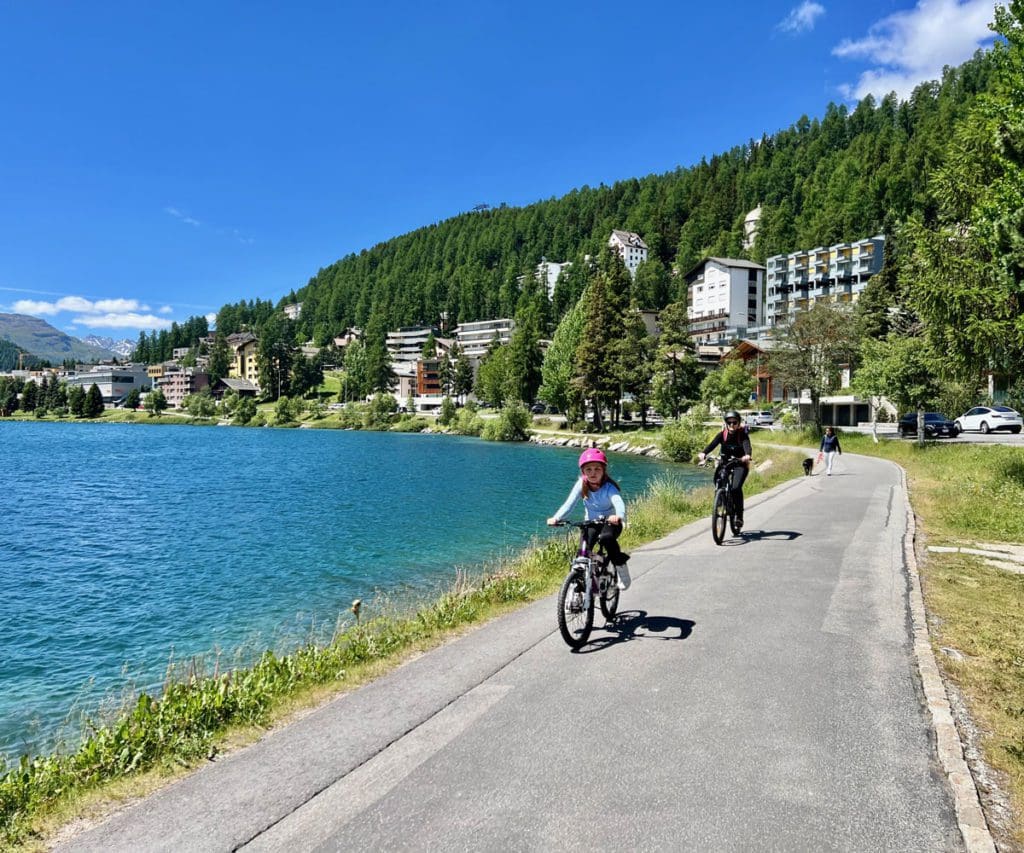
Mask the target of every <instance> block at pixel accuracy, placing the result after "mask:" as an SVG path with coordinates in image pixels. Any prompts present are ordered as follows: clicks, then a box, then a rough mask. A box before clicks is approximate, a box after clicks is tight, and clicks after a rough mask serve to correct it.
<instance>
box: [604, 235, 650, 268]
mask: <svg viewBox="0 0 1024 853" xmlns="http://www.w3.org/2000/svg"><path fill="white" fill-rule="evenodd" d="M608 245H609V246H611V247H612V248H613V249H615V251H617V252H618V253H619V257H621V258H622V262H623V263H624V264H625V265H626V269H628V270H629V274H630V275H631V276H634V277H635V276H636V268H637V267H638V266H640V264H642V263H643V262H644V261H646V260H647V244H646V243H645V242H644V241H643V238H642V237H641V236H640V235H639V234H634V233H633V232H632V231H612V236H611V237H609V238H608Z"/></svg>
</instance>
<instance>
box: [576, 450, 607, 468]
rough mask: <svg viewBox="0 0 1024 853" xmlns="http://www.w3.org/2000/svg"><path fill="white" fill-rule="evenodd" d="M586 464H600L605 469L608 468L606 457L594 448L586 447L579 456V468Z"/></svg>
mask: <svg viewBox="0 0 1024 853" xmlns="http://www.w3.org/2000/svg"><path fill="white" fill-rule="evenodd" d="M588 462H600V463H601V464H602V465H604V467H605V468H607V467H608V457H607V456H605V455H604V453H603V452H602V451H601V450H599V449H598V448H596V447H588V448H587V449H586V450H584V451H583V452H582V453H581V454H580V468H582V467H583V466H584V465H586V464H587V463H588Z"/></svg>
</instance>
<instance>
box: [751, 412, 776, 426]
mask: <svg viewBox="0 0 1024 853" xmlns="http://www.w3.org/2000/svg"><path fill="white" fill-rule="evenodd" d="M773 423H775V415H774V414H772V413H771V412H769V411H767V410H765V411H763V412H751V413H750V414H749V415H747V426H771V425H772V424H773Z"/></svg>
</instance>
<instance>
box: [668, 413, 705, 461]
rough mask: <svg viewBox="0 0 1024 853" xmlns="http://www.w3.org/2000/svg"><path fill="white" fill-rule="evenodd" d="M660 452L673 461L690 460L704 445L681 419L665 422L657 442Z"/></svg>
mask: <svg viewBox="0 0 1024 853" xmlns="http://www.w3.org/2000/svg"><path fill="white" fill-rule="evenodd" d="M658 445H659V447H660V448H661V452H662V453H664V454H665V456H666V457H668V458H669V459H671V460H672V461H673V462H690V461H691V460H692V459H693V457H694V456H695V455H696V454H697V452H698V451H699V450H700V449H701V447H703V446H704V442H703V440H702V439H701V437H700V436H699V435H698V434H696V433H694V432H693V431H692V430H691V429H690V428H689V427H688V426H687V424H685V423H683V422H682V421H672V422H671V423H667V424H665V426H664V427H663V428H662V430H661V440H660V441H659V442H658Z"/></svg>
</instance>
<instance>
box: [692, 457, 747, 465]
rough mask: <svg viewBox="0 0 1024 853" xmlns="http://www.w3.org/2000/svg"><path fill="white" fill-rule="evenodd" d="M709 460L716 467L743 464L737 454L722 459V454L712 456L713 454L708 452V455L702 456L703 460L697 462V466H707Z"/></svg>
mask: <svg viewBox="0 0 1024 853" xmlns="http://www.w3.org/2000/svg"><path fill="white" fill-rule="evenodd" d="M709 462H714V463H715V467H716V468H717V467H718V466H719V465H742V464H743V460H742V459H740V458H739V457H738V456H733V457H731V458H729V459H722V454H718V456H714V455H711V454H709V455H708V456H705V457H704V461H703V462H698V463H697V467H698V468H707V467H708V463H709Z"/></svg>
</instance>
